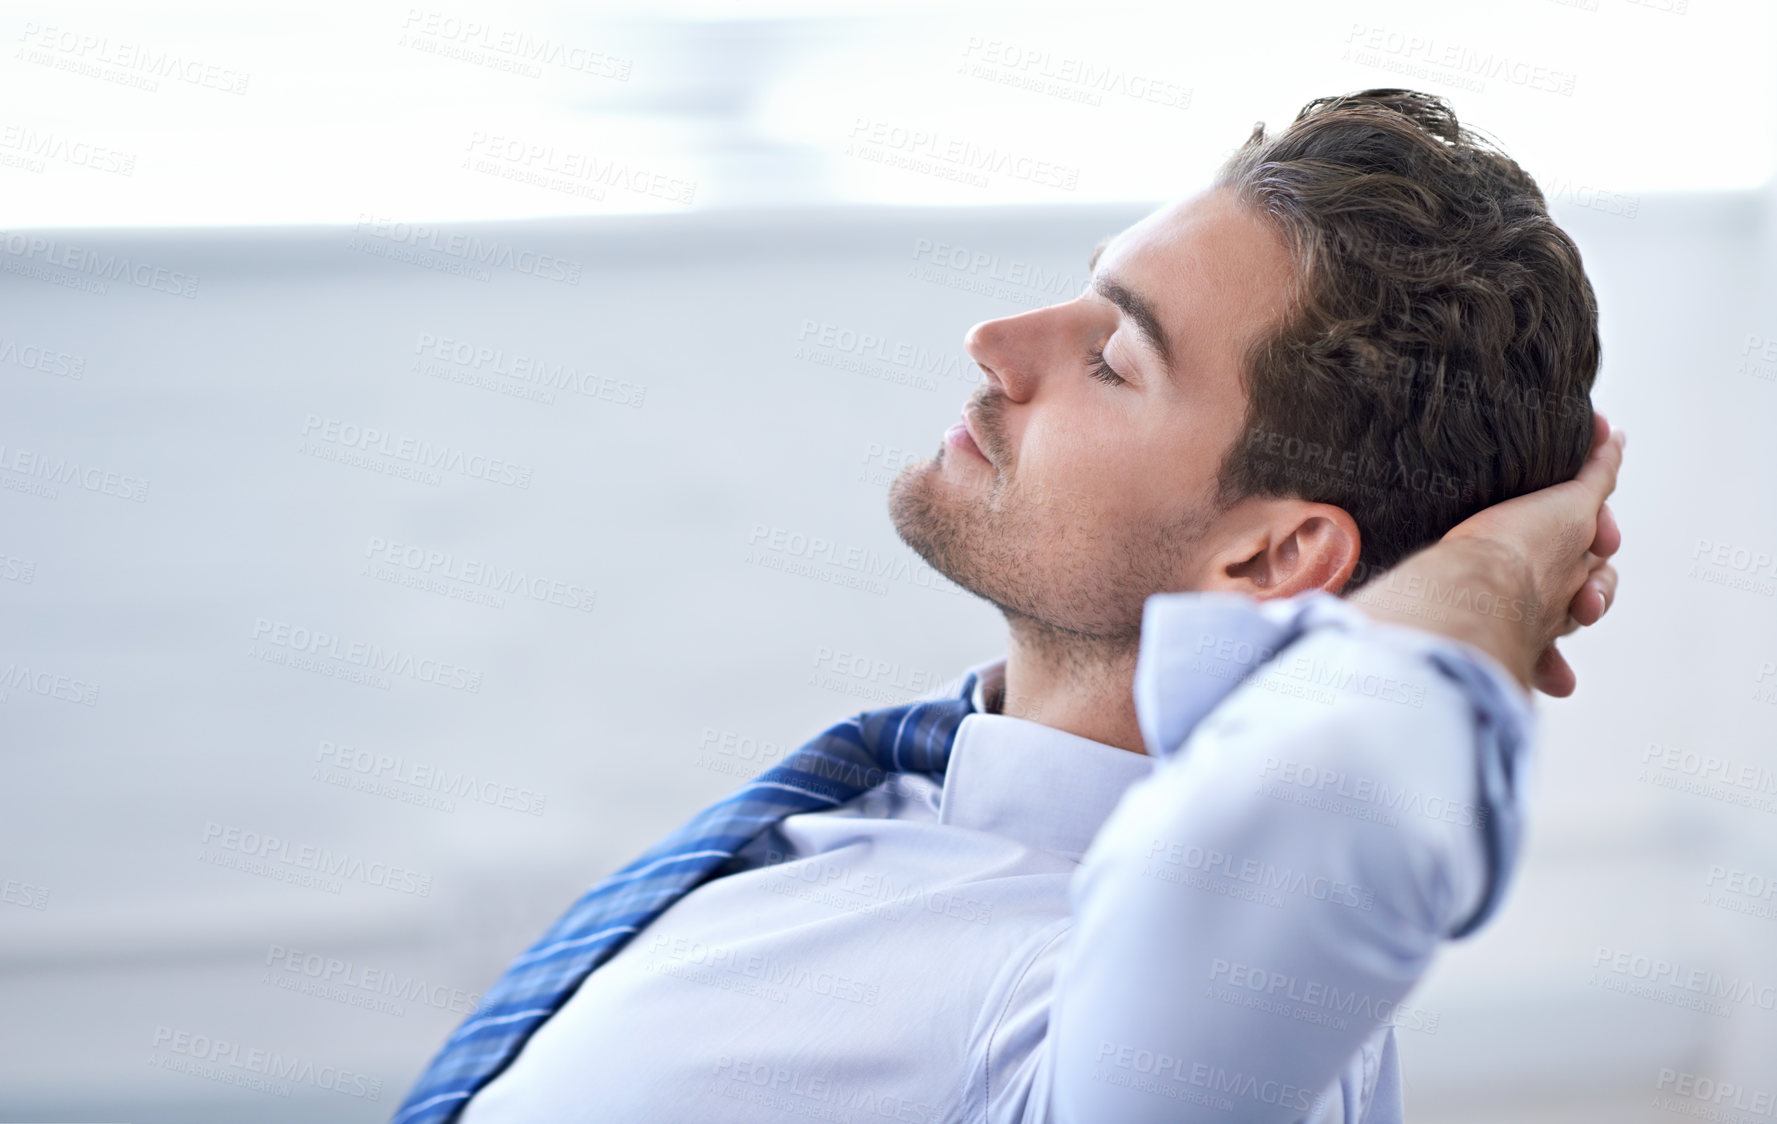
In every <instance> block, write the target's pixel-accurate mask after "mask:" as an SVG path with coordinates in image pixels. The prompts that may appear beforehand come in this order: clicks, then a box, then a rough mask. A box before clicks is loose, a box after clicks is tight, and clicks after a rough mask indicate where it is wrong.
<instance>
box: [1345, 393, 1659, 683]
mask: <svg viewBox="0 0 1777 1124" xmlns="http://www.w3.org/2000/svg"><path fill="white" fill-rule="evenodd" d="M1624 443H1625V437H1624V435H1623V433H1622V432H1621V431H1620V430H1618V431H1612V430H1611V428H1610V423H1609V422H1607V421H1606V420H1605V419H1604V416H1603V415H1602V414H1595V415H1594V416H1593V421H1592V449H1591V452H1590V453H1589V454H1588V455H1587V457H1586V463H1585V465H1584V466H1583V467H1581V469H1580V472H1579V475H1578V476H1576V477H1574V478H1573V479H1572V480H1569V481H1567V482H1565V483H1562V484H1556V485H1555V486H1553V487H1550V488H1544V489H1543V490H1541V491H1539V492H1531V493H1529V494H1528V495H1523V496H1519V497H1517V498H1516V499H1510V500H1506V501H1505V502H1504V503H1499V504H1495V505H1494V506H1492V507H1490V508H1487V509H1486V510H1485V511H1481V512H1478V513H1477V514H1475V515H1474V516H1472V517H1470V518H1468V519H1466V520H1464V521H1463V522H1461V523H1459V524H1457V525H1456V526H1455V527H1452V528H1451V529H1450V532H1449V533H1448V534H1446V535H1445V536H1444V537H1443V538H1442V539H1441V540H1439V541H1438V542H1437V543H1436V544H1434V545H1432V546H1429V547H1427V548H1425V549H1424V550H1421V551H1420V552H1419V553H1417V554H1414V555H1412V556H1411V557H1409V558H1407V559H1406V560H1405V561H1403V562H1402V563H1401V564H1400V565H1399V566H1397V567H1395V568H1394V569H1393V570H1391V571H1389V573H1388V574H1385V575H1383V576H1381V577H1379V578H1377V579H1376V580H1375V581H1373V582H1371V583H1370V584H1368V585H1366V586H1365V587H1364V588H1363V589H1361V590H1359V591H1358V592H1357V593H1355V594H1353V595H1352V596H1351V603H1352V604H1353V605H1356V606H1357V607H1358V608H1360V609H1363V610H1364V611H1365V612H1366V613H1368V614H1369V615H1370V616H1372V617H1374V618H1376V619H1377V620H1382V621H1386V622H1388V623H1391V624H1405V625H1409V626H1411V627H1414V628H1421V629H1425V630H1427V631H1430V632H1437V633H1440V634H1442V635H1446V636H1450V637H1453V638H1455V639H1457V640H1463V641H1466V642H1468V643H1470V644H1473V645H1475V646H1476V647H1478V648H1480V649H1481V650H1482V651H1484V652H1486V653H1487V654H1489V655H1491V656H1493V657H1494V658H1495V659H1497V660H1499V662H1500V663H1502V664H1504V665H1505V666H1506V667H1507V668H1509V669H1511V672H1512V674H1513V675H1515V676H1517V678H1518V681H1519V682H1520V683H1522V684H1523V685H1524V686H1525V687H1526V688H1530V687H1534V688H1535V689H1536V690H1539V691H1542V692H1543V693H1544V694H1547V695H1552V696H1555V697H1557V698H1565V697H1566V696H1568V695H1571V694H1572V693H1573V689H1574V685H1575V679H1574V673H1573V669H1572V668H1571V667H1569V666H1568V663H1567V660H1566V659H1565V658H1564V657H1563V656H1562V655H1561V653H1560V652H1559V651H1557V650H1556V648H1555V641H1557V640H1558V639H1560V638H1561V637H1563V636H1566V635H1567V634H1568V633H1570V632H1572V631H1574V630H1575V629H1576V628H1579V627H1581V626H1582V625H1591V624H1595V623H1597V621H1598V620H1599V618H1601V617H1603V616H1604V614H1605V612H1606V611H1607V610H1608V609H1609V608H1610V606H1611V602H1612V601H1613V600H1614V599H1615V597H1616V589H1617V571H1616V567H1614V566H1612V565H1611V564H1610V562H1609V561H1608V559H1609V558H1610V556H1611V555H1612V554H1615V553H1616V550H1617V548H1618V547H1619V546H1621V545H1622V539H1623V536H1622V532H1621V531H1620V530H1619V529H1618V528H1617V522H1616V517H1615V516H1613V515H1612V514H1611V511H1610V506H1609V505H1608V504H1607V503H1605V500H1606V499H1607V498H1608V497H1609V496H1610V494H1611V492H1612V491H1614V490H1615V489H1616V486H1617V472H1618V470H1619V469H1620V468H1621V467H1622V463H1623V447H1624ZM1403 581H1404V582H1405V587H1406V588H1426V586H1427V585H1428V584H1429V583H1432V582H1435V583H1437V585H1438V587H1441V588H1445V589H1457V590H1465V591H1466V593H1467V596H1466V597H1464V598H1463V599H1462V604H1463V605H1464V606H1465V607H1464V608H1462V609H1454V608H1453V609H1451V610H1450V611H1448V612H1446V613H1444V614H1443V615H1442V616H1441V618H1440V619H1437V620H1432V619H1431V616H1432V615H1428V614H1426V613H1424V612H1423V611H1415V607H1414V606H1410V605H1409V606H1403V605H1402V604H1401V600H1400V597H1399V594H1398V591H1399V590H1400V589H1401V588H1403ZM1483 595H1484V596H1483ZM1502 606H1504V607H1506V608H1507V611H1503V612H1502V611H1501V607H1502Z"/></svg>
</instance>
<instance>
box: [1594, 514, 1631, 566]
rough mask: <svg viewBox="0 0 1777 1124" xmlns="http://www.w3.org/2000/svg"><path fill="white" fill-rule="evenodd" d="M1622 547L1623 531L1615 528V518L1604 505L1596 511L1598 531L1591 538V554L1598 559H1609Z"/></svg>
mask: <svg viewBox="0 0 1777 1124" xmlns="http://www.w3.org/2000/svg"><path fill="white" fill-rule="evenodd" d="M1622 545H1623V531H1622V528H1620V527H1618V526H1617V517H1616V515H1615V514H1614V513H1613V512H1612V511H1611V510H1610V505H1609V504H1605V505H1604V506H1603V507H1601V508H1599V509H1598V530H1597V533H1596V534H1594V535H1593V537H1592V553H1593V554H1596V555H1597V556H1598V557H1600V558H1609V557H1610V556H1611V555H1613V554H1615V553H1616V552H1617V548H1618V547H1620V546H1622Z"/></svg>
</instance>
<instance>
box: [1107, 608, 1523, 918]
mask: <svg viewBox="0 0 1777 1124" xmlns="http://www.w3.org/2000/svg"><path fill="white" fill-rule="evenodd" d="M1317 628H1333V629H1338V630H1340V631H1345V632H1349V633H1351V634H1352V635H1353V636H1354V638H1361V639H1362V640H1363V641H1364V642H1366V643H1381V644H1387V645H1391V646H1394V647H1396V648H1404V649H1405V650H1407V651H1408V652H1410V653H1412V654H1414V655H1416V656H1418V657H1419V658H1422V659H1424V660H1425V661H1426V662H1427V663H1428V664H1429V665H1430V666H1431V667H1432V668H1433V669H1435V670H1436V671H1437V672H1438V673H1440V674H1441V675H1443V676H1444V677H1445V678H1447V679H1449V680H1450V681H1451V682H1453V683H1454V684H1455V685H1456V687H1457V688H1458V689H1459V690H1460V692H1461V693H1462V695H1463V697H1464V698H1465V699H1466V700H1467V702H1468V704H1469V708H1470V711H1471V715H1472V719H1473V723H1474V729H1475V741H1474V751H1475V768H1476V798H1477V799H1476V802H1477V804H1478V806H1479V808H1480V810H1481V813H1482V816H1483V818H1484V822H1483V824H1482V832H1483V838H1484V840H1485V849H1486V853H1487V883H1486V890H1485V892H1484V893H1483V894H1482V898H1481V904H1480V906H1479V907H1478V908H1477V909H1476V910H1475V912H1474V914H1473V915H1471V916H1470V917H1469V918H1468V919H1467V920H1465V921H1463V922H1462V923H1461V924H1460V925H1458V926H1457V927H1456V928H1455V929H1454V930H1452V932H1451V933H1450V935H1451V936H1452V937H1464V936H1467V935H1468V934H1469V933H1471V932H1473V931H1475V930H1476V929H1477V928H1479V927H1480V926H1481V925H1482V924H1483V923H1484V922H1485V921H1486V920H1487V919H1488V918H1489V917H1491V916H1492V915H1493V913H1494V912H1495V911H1496V910H1497V909H1498V907H1499V904H1500V901H1501V900H1502V898H1503V897H1504V895H1505V890H1506V887H1507V885H1508V884H1509V882H1510V880H1511V874H1512V872H1513V870H1514V869H1515V868H1516V866H1517V860H1518V854H1519V851H1520V848H1521V841H1522V836H1523V820H1524V815H1523V792H1522V789H1523V783H1524V771H1525V762H1526V758H1527V756H1528V753H1529V747H1530V740H1531V736H1532V734H1533V733H1534V730H1535V717H1534V715H1533V714H1532V712H1531V710H1530V702H1529V698H1528V697H1527V696H1526V694H1525V692H1524V690H1523V688H1522V687H1521V686H1520V685H1519V683H1518V682H1517V680H1516V679H1514V678H1513V677H1512V676H1511V674H1510V673H1509V672H1507V671H1506V670H1505V668H1504V667H1502V666H1501V665H1500V663H1499V662H1498V661H1497V660H1495V659H1494V658H1493V657H1492V656H1489V655H1488V654H1487V653H1485V652H1483V651H1481V650H1480V649H1478V648H1476V647H1474V646H1472V645H1470V644H1465V643H1462V642H1461V641H1457V640H1452V639H1450V638H1448V637H1444V636H1439V635H1436V634H1434V633H1430V632H1426V631H1423V630H1421V629H1416V628H1411V627H1408V626H1405V625H1395V624H1383V623H1381V622H1378V621H1374V620H1372V619H1370V617H1369V616H1368V615H1366V614H1365V613H1364V612H1363V611H1362V610H1361V609H1358V608H1357V607H1355V606H1353V605H1351V604H1350V603H1348V602H1346V601H1344V600H1342V599H1340V598H1338V597H1335V596H1333V595H1331V594H1328V593H1325V592H1322V591H1318V590H1316V591H1314V592H1311V593H1304V594H1299V595H1297V596H1295V597H1290V598H1275V599H1271V600H1267V601H1255V600H1253V599H1252V598H1250V597H1245V596H1243V595H1241V594H1237V593H1157V594H1154V595H1153V596H1151V597H1149V598H1148V600H1147V602H1146V604H1145V605H1144V606H1143V609H1142V631H1141V649H1140V655H1139V658H1138V660H1137V663H1136V671H1135V687H1134V691H1135V710H1136V718H1137V721H1138V724H1139V725H1140V728H1141V734H1142V740H1143V741H1144V742H1145V743H1146V745H1147V749H1148V753H1149V755H1150V756H1152V757H1155V758H1164V757H1167V756H1170V755H1171V754H1173V753H1175V752H1176V751H1177V750H1178V749H1179V747H1180V746H1182V745H1183V744H1184V743H1185V741H1186V739H1187V738H1188V737H1189V736H1190V734H1191V731H1192V730H1194V729H1195V728H1196V727H1197V724H1198V723H1199V722H1201V721H1202V720H1203V717H1204V716H1205V715H1207V714H1208V713H1209V712H1210V711H1212V710H1214V709H1215V708H1216V706H1217V705H1219V704H1220V703H1221V701H1222V700H1223V699H1225V698H1226V697H1227V696H1228V695H1229V694H1230V693H1231V692H1232V691H1233V690H1234V689H1235V688H1236V687H1238V686H1239V685H1240V684H1241V683H1242V682H1244V681H1245V680H1246V678H1247V677H1248V676H1250V675H1251V674H1252V673H1253V672H1254V671H1256V670H1257V669H1258V668H1259V667H1261V666H1263V665H1264V664H1266V663H1268V662H1269V661H1271V660H1272V659H1273V658H1275V657H1276V656H1277V654H1278V653H1279V652H1281V651H1282V650H1283V649H1284V648H1286V647H1287V646H1289V645H1290V644H1292V643H1294V642H1295V641H1296V640H1298V639H1300V638H1301V637H1302V636H1304V635H1305V634H1307V633H1308V632H1310V631H1312V630H1314V629H1317Z"/></svg>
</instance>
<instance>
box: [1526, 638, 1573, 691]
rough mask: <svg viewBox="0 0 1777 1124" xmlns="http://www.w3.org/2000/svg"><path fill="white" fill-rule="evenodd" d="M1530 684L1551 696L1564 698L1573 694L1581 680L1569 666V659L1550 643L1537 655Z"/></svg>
mask: <svg viewBox="0 0 1777 1124" xmlns="http://www.w3.org/2000/svg"><path fill="white" fill-rule="evenodd" d="M1530 685H1531V686H1532V687H1535V688H1536V689H1537V690H1539V691H1541V692H1542V693H1543V694H1545V695H1548V696H1549V697H1550V698H1555V699H1564V698H1566V697H1567V696H1569V695H1571V694H1573V689H1574V688H1575V687H1576V686H1578V685H1579V680H1578V679H1577V677H1575V675H1574V673H1573V668H1572V667H1570V666H1568V663H1567V659H1566V657H1564V656H1563V655H1562V654H1561V653H1560V652H1559V651H1558V650H1557V649H1556V648H1555V645H1553V644H1550V645H1549V646H1548V647H1547V648H1544V649H1543V654H1542V655H1541V656H1539V657H1537V661H1536V669H1535V670H1534V671H1533V672H1532V673H1531V676H1530Z"/></svg>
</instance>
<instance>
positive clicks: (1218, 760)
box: [1050, 605, 1516, 1122]
mask: <svg viewBox="0 0 1777 1124" xmlns="http://www.w3.org/2000/svg"><path fill="white" fill-rule="evenodd" d="M1183 607H1185V608H1189V606H1188V605H1185V606H1183ZM1199 619H1211V620H1213V618H1193V617H1192V616H1191V615H1190V614H1189V613H1185V614H1182V615H1180V616H1179V618H1178V620H1177V621H1176V622H1174V623H1176V624H1177V625H1178V629H1177V630H1176V631H1177V632H1178V634H1177V635H1174V636H1173V637H1172V638H1171V644H1170V647H1171V648H1172V650H1174V651H1175V652H1176V651H1178V650H1203V648H1204V641H1203V639H1202V638H1200V637H1199V636H1198V635H1197V634H1196V632H1197V630H1198V625H1197V623H1196V621H1197V620H1199ZM1149 623H1150V625H1152V624H1154V623H1155V617H1152V616H1151V617H1150V622H1149ZM1162 623H1164V622H1162ZM1212 639H1213V638H1212ZM1425 643H1426V642H1425V641H1424V640H1423V639H1420V640H1417V641H1416V640H1414V639H1411V638H1408V637H1405V636H1402V635H1396V634H1393V633H1390V632H1387V631H1386V630H1378V629H1365V630H1363V631H1362V632H1359V633H1355V634H1354V633H1346V632H1342V631H1339V630H1336V629H1331V628H1322V629H1318V630H1315V631H1313V632H1311V633H1310V634H1309V635H1307V636H1305V637H1304V638H1303V639H1301V640H1300V641H1299V642H1297V643H1295V644H1293V645H1290V646H1288V647H1285V648H1283V650H1282V651H1281V652H1279V653H1277V654H1276V655H1275V656H1273V657H1271V658H1270V659H1269V662H1268V663H1267V664H1266V665H1265V667H1264V669H1263V671H1262V673H1261V674H1260V675H1258V676H1255V677H1254V678H1252V679H1249V680H1248V681H1247V682H1245V683H1244V684H1243V685H1242V686H1241V687H1240V688H1239V689H1237V690H1235V691H1234V692H1233V693H1232V694H1231V695H1230V696H1229V697H1228V698H1227V699H1226V700H1225V701H1222V702H1221V703H1220V704H1219V705H1217V706H1215V708H1214V710H1213V712H1212V713H1210V715H1209V716H1208V717H1207V718H1204V719H1203V720H1202V721H1201V722H1198V723H1196V725H1195V727H1194V729H1193V730H1192V731H1191V734H1190V737H1189V740H1188V741H1186V742H1185V744H1184V746H1183V748H1181V749H1180V750H1179V751H1178V752H1177V753H1175V754H1173V755H1172V756H1170V757H1168V758H1167V759H1166V760H1165V761H1163V762H1162V763H1161V764H1160V766H1159V767H1158V768H1157V769H1156V771H1155V774H1154V776H1153V777H1152V778H1150V779H1149V780H1148V781H1146V782H1144V783H1143V784H1142V785H1139V786H1137V787H1136V788H1135V789H1133V790H1131V792H1130V793H1129V795H1128V796H1127V797H1126V798H1125V799H1124V801H1123V803H1122V804H1121V805H1120V806H1119V807H1118V809H1117V811H1116V813H1115V814H1114V815H1113V816H1112V817H1111V819H1110V821H1109V822H1107V824H1106V825H1105V827H1104V829H1103V830H1102V831H1101V832H1100V834H1099V836H1098V838H1097V839H1096V840H1095V842H1094V844H1093V847H1092V849H1091V850H1090V851H1089V852H1088V853H1087V855H1086V856H1085V858H1084V861H1083V865H1082V867H1081V870H1080V872H1079V874H1078V876H1077V877H1076V881H1075V885H1074V903H1073V904H1074V915H1075V928H1074V931H1073V933H1072V934H1071V935H1070V937H1069V945H1068V949H1067V952H1066V954H1065V959H1064V964H1063V968H1062V972H1061V977H1060V980H1059V981H1058V988H1057V998H1056V1003H1055V1008H1054V1010H1053V1012H1052V1022H1051V1027H1050V1034H1051V1038H1052V1041H1051V1043H1050V1046H1051V1048H1052V1049H1053V1050H1054V1055H1053V1058H1052V1062H1053V1089H1052V1091H1053V1097H1054V1101H1053V1103H1054V1106H1055V1109H1056V1112H1055V1117H1054V1118H1055V1119H1056V1120H1057V1121H1062V1122H1074V1121H1091V1120H1104V1119H1115V1120H1119V1121H1143V1120H1155V1121H1160V1120H1196V1119H1205V1120H1227V1119H1229V1116H1228V1111H1227V1105H1228V1104H1229V1102H1231V1103H1232V1108H1233V1112H1234V1118H1237V1119H1241V1120H1254V1121H1278V1122H1282V1121H1291V1120H1297V1119H1300V1118H1302V1117H1303V1116H1305V1115H1307V1113H1308V1111H1309V1110H1310V1108H1311V1107H1312V1104H1311V1102H1312V1100H1313V1099H1314V1098H1315V1097H1317V1096H1318V1095H1320V1094H1321V1093H1322V1092H1323V1091H1325V1090H1326V1089H1327V1088H1328V1086H1329V1085H1330V1084H1331V1083H1332V1082H1333V1081H1334V1079H1335V1078H1336V1077H1337V1075H1338V1073H1339V1072H1340V1070H1341V1068H1342V1067H1343V1066H1344V1065H1345V1063H1346V1062H1347V1060H1348V1059H1349V1058H1350V1057H1351V1056H1352V1055H1353V1054H1354V1052H1355V1051H1356V1050H1357V1049H1358V1048H1359V1046H1360V1045H1361V1044H1362V1042H1363V1040H1364V1039H1365V1038H1366V1037H1368V1036H1369V1035H1371V1034H1372V1033H1373V1032H1374V1031H1375V1030H1376V1029H1377V1028H1378V1027H1379V1026H1382V1025H1384V1024H1386V1023H1388V1022H1390V1021H1406V1018H1403V1016H1407V1017H1410V1018H1419V1017H1420V1014H1421V1013H1414V1012H1411V1011H1407V1012H1401V1010H1400V1008H1399V1003H1400V1001H1401V999H1402V998H1403V997H1404V996H1405V995H1406V993H1407V992H1408V991H1409V990H1410V989H1411V988H1412V987H1413V985H1414V983H1415V982H1416V981H1417V980H1418V978H1419V976H1420V975H1421V974H1422V973H1423V971H1424V970H1425V968H1426V967H1427V966H1428V965H1429V963H1430V960H1431V957H1432V954H1433V953H1434V951H1435V950H1436V948H1437V946H1438V945H1439V944H1440V943H1441V941H1443V940H1444V939H1445V938H1447V937H1449V936H1450V935H1452V934H1453V933H1454V932H1455V931H1456V930H1457V929H1458V928H1460V927H1463V926H1464V925H1465V924H1468V923H1470V922H1472V921H1474V920H1476V919H1477V916H1478V913H1479V912H1481V911H1483V910H1484V908H1485V907H1484V905H1483V903H1484V901H1487V900H1489V899H1490V894H1489V889H1490V887H1492V886H1493V881H1492V880H1494V879H1498V878H1502V877H1503V875H1504V871H1502V870H1498V869H1495V867H1496V865H1497V864H1498V862H1499V858H1498V857H1497V854H1496V852H1497V851H1498V848H1497V847H1495V846H1493V845H1491V844H1490V842H1489V840H1488V839H1487V838H1485V831H1484V829H1485V827H1486V826H1487V825H1488V821H1489V819H1490V817H1492V816H1494V815H1496V814H1498V813H1499V812H1506V813H1508V823H1509V826H1511V827H1512V829H1513V830H1515V824H1516V809H1515V808H1511V809H1494V808H1491V807H1490V802H1497V801H1499V800H1504V801H1507V802H1511V801H1514V800H1515V799H1516V797H1515V789H1508V791H1506V792H1504V793H1500V792H1491V793H1483V792H1482V791H1481V789H1482V788H1483V787H1497V786H1488V785H1487V784H1486V782H1485V776H1486V770H1484V769H1478V768H1477V754H1478V753H1480V752H1482V747H1480V746H1478V745H1477V735H1476V723H1475V719H1474V713H1475V708H1476V706H1477V705H1478V704H1477V701H1476V699H1475V698H1474V697H1473V694H1472V690H1471V688H1470V686H1469V685H1467V684H1465V683H1464V682H1462V681H1461V680H1459V679H1458V678H1454V677H1452V676H1450V675H1448V674H1446V673H1445V672H1444V671H1443V670H1441V669H1440V668H1439V666H1438V665H1437V663H1436V661H1434V660H1433V659H1429V658H1427V656H1426V655H1425V654H1424V653H1423V652H1420V651H1417V650H1416V649H1417V648H1421V647H1423V646H1424V644H1425ZM1431 643H1433V644H1435V643H1436V642H1435V641H1432V642H1431ZM1213 647H1214V646H1213V645H1212V646H1211V650H1213ZM1150 655H1151V653H1149V652H1148V651H1147V649H1146V648H1145V647H1144V659H1148V658H1149V656H1150ZM1186 666H1187V667H1188V666H1189V665H1186ZM1199 671H1200V672H1202V673H1204V674H1209V675H1214V674H1216V671H1215V669H1214V668H1213V667H1212V666H1210V665H1209V664H1204V665H1203V666H1202V667H1200V668H1199ZM1170 674H1171V675H1172V677H1173V679H1174V681H1175V682H1174V685H1175V686H1176V685H1177V679H1178V678H1179V676H1181V675H1182V674H1185V670H1184V669H1183V668H1181V667H1178V666H1175V667H1173V668H1171V669H1170ZM1490 674H1491V673H1490ZM1145 728H1146V727H1145ZM1156 728H1157V727H1156ZM1161 752H1164V750H1162V751H1161ZM1496 772H1497V770H1496ZM1494 826H1498V825H1497V824H1496V825H1494ZM1510 852H1511V848H1509V847H1508V848H1507V849H1506V852H1505V861H1506V862H1507V863H1508V864H1509V860H1510Z"/></svg>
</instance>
